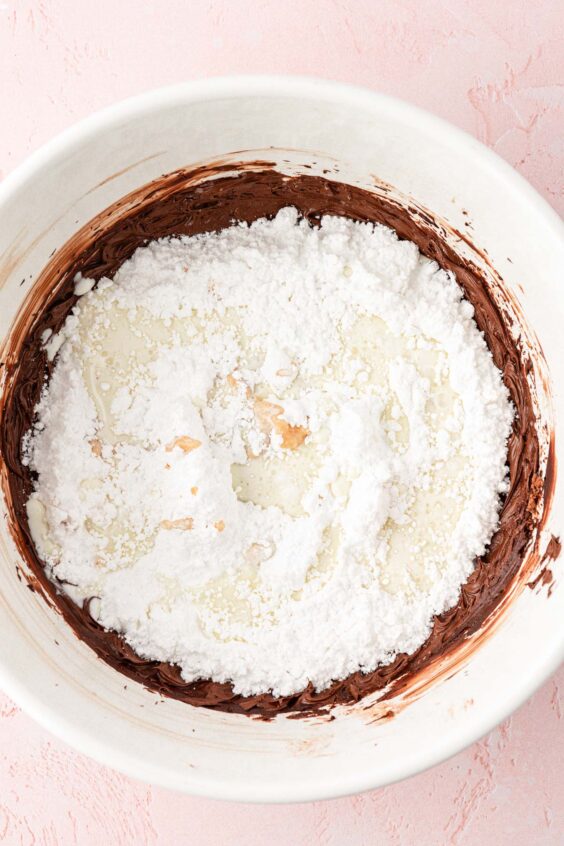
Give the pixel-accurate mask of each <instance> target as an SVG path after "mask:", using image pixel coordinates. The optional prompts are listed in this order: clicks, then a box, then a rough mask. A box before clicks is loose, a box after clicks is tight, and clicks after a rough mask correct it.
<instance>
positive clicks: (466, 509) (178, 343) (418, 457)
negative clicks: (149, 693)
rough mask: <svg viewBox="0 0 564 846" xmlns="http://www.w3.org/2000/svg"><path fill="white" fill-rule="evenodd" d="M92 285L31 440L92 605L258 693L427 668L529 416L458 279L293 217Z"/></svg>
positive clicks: (39, 510) (72, 576)
mask: <svg viewBox="0 0 564 846" xmlns="http://www.w3.org/2000/svg"><path fill="white" fill-rule="evenodd" d="M75 291H76V292H77V293H78V294H80V295H81V299H80V300H79V301H78V304H77V305H76V307H75V309H74V312H73V314H72V315H70V316H69V318H68V319H67V321H66V323H65V326H64V327H63V329H62V331H61V332H60V333H59V334H58V335H56V336H52V337H49V338H45V343H46V345H47V347H48V351H49V354H50V355H52V356H53V357H54V356H55V355H56V362H55V367H54V370H53V373H52V376H51V379H50V381H49V384H48V385H47V386H46V388H45V390H44V391H43V394H42V397H41V401H40V403H39V405H38V408H37V422H36V424H35V426H34V429H33V430H32V431H31V432H30V433H28V435H27V436H26V439H25V443H24V448H25V454H26V459H25V460H26V462H27V463H28V464H29V465H30V466H31V468H32V469H33V470H34V471H35V473H36V474H37V481H36V483H35V487H34V491H33V493H32V494H31V496H30V499H29V502H28V515H29V521H30V527H31V531H32V534H33V537H34V541H35V543H36V546H37V548H38V551H39V554H40V555H41V556H42V558H43V559H44V561H45V563H46V565H47V567H48V571H49V572H50V573H51V574H52V576H53V577H54V578H57V579H58V580H59V581H60V582H61V583H62V585H63V588H64V589H66V590H68V591H69V592H70V593H71V595H72V598H73V599H74V600H75V601H79V602H80V601H82V600H84V599H86V598H88V597H92V596H96V597H98V598H99V599H98V601H97V602H96V604H95V605H93V606H92V608H93V609H94V610H95V613H96V617H97V619H98V621H99V622H100V623H101V625H103V626H104V627H106V628H108V629H113V630H116V631H118V632H120V633H122V634H123V636H124V638H125V639H126V640H127V642H128V643H129V644H130V645H131V646H132V647H133V648H134V649H135V650H136V651H137V652H138V653H139V654H140V655H141V656H143V657H146V658H150V659H155V660H159V661H170V662H172V663H176V664H178V665H179V666H180V668H181V671H182V675H183V677H184V678H185V679H186V680H194V679H198V678H212V679H214V680H216V681H219V682H224V681H230V682H232V683H233V686H234V689H235V691H236V692H238V693H243V694H251V693H260V692H264V691H267V690H272V691H273V692H274V693H275V694H280V695H287V694H291V693H295V692H297V691H299V690H301V689H303V688H304V687H306V686H307V684H308V683H310V682H311V683H313V685H314V686H315V687H316V688H318V689H320V688H323V687H325V686H326V685H328V684H329V683H330V682H331V681H332V680H334V679H338V678H344V677H345V676H347V675H349V674H350V673H351V672H354V671H355V670H358V669H362V670H366V671H368V670H371V669H373V668H375V667H376V666H377V665H379V664H385V663H389V662H390V661H392V660H393V659H394V657H395V656H396V655H397V654H398V653H399V652H412V651H413V650H415V649H417V648H418V647H419V646H420V645H421V644H422V643H423V642H424V640H425V639H426V637H427V636H428V634H429V632H430V627H431V621H432V618H433V615H435V614H438V613H441V612H442V611H444V610H446V609H447V608H448V607H450V606H451V605H452V604H453V603H454V602H456V600H457V597H458V595H459V591H460V586H461V584H462V583H463V582H464V581H465V580H466V578H467V577H468V575H469V574H470V572H471V571H472V568H473V562H474V559H475V556H476V555H480V554H482V553H483V552H484V550H485V548H486V546H487V544H488V542H489V540H490V538H491V535H492V533H493V531H494V530H495V527H496V525H497V519H498V510H499V496H500V493H503V492H504V490H505V487H506V473H507V469H506V447H507V438H508V435H509V432H510V427H511V422H512V408H511V404H510V402H509V398H508V393H507V390H506V388H505V387H504V385H503V382H502V380H501V375H500V373H499V371H498V370H497V369H496V367H495V366H494V363H493V361H492V358H491V355H490V353H489V351H488V349H487V346H486V343H485V341H484V338H483V336H482V335H481V333H480V332H479V331H478V328H477V326H476V324H475V322H474V320H473V309H472V306H471V305H470V304H469V303H468V302H467V301H465V300H464V299H463V297H462V292H461V289H460V287H459V286H458V284H457V282H456V280H455V279H454V278H453V277H452V276H451V275H449V274H448V273H446V272H444V271H442V270H440V269H439V268H438V267H437V265H436V264H434V263H433V262H431V261H429V260H427V259H425V258H423V257H421V256H420V254H419V252H418V250H417V248H416V247H415V245H414V244H411V243H409V242H406V241H400V240H398V238H397V236H396V234H395V233H394V232H393V231H392V230H390V229H388V228H386V227H384V226H372V225H369V224H363V223H356V222H353V221H351V220H348V219H345V218H338V217H325V218H323V219H322V221H321V225H320V226H319V228H311V227H309V226H308V225H307V223H305V222H303V221H301V222H300V221H299V220H298V214H297V212H296V210H295V209H292V208H287V209H283V210H282V211H280V212H279V213H278V215H277V216H276V217H275V218H274V219H273V220H270V221H267V220H259V221H257V222H256V223H254V224H252V225H251V226H247V225H244V224H238V225H234V226H232V227H230V228H228V229H225V230H223V231H221V232H218V233H212V234H206V235H201V236H195V237H179V238H173V239H164V240H160V241H154V242H152V243H150V244H148V245H147V246H146V247H144V248H141V249H139V250H137V252H136V253H135V254H134V255H133V256H132V258H131V259H130V260H129V261H127V262H126V263H125V264H124V265H123V266H122V267H121V268H120V270H119V271H118V272H117V274H116V275H115V277H114V279H113V280H101V281H100V282H99V283H98V284H97V285H96V286H95V287H93V284H92V281H91V280H87V279H82V278H81V277H80V278H77V280H76V288H75ZM65 585H66V587H65ZM69 585H72V588H71V587H70V586H69Z"/></svg>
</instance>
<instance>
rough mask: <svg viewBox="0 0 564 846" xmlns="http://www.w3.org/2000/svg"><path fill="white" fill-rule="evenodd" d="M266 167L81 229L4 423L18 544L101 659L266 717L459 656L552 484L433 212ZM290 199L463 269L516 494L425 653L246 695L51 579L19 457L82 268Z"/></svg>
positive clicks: (488, 326) (197, 701) (509, 351)
mask: <svg viewBox="0 0 564 846" xmlns="http://www.w3.org/2000/svg"><path fill="white" fill-rule="evenodd" d="M262 167H263V169H262V170H260V171H259V172H249V171H243V172H241V173H240V174H239V175H236V176H232V175H231V176H220V178H216V179H213V180H209V181H207V182H203V183H200V184H193V183H194V177H193V174H192V177H191V179H188V178H187V175H186V174H176V175H171V176H169V177H163V179H162V180H161V181H160V182H157V183H155V187H154V188H153V187H152V186H150V188H151V190H147V187H146V188H145V189H144V190H145V193H142V192H140V193H139V197H140V199H139V200H138V201H137V202H136V204H134V205H133V207H132V208H131V207H130V208H129V210H128V211H127V213H126V214H125V215H122V217H121V219H117V218H115V219H114V218H112V215H111V212H110V211H109V212H107V213H105V215H104V214H102V215H99V216H98V217H97V218H96V219H95V220H94V221H93V222H92V223H91V224H90V225H89V227H87V228H86V229H85V230H83V231H82V232H83V234H84V233H86V234H85V237H84V238H83V240H82V242H80V244H81V245H80V248H79V249H78V252H77V251H76V249H74V252H73V251H72V250H70V252H68V254H66V253H65V249H66V247H68V246H69V245H66V247H63V248H62V249H61V251H60V255H61V256H63V257H64V261H63V263H62V264H61V260H59V263H58V265H56V260H55V259H56V258H57V257H55V259H53V263H54V266H55V265H56V270H54V271H53V273H52V275H51V281H50V284H49V285H48V286H47V289H48V290H49V291H50V292H52V291H53V288H54V286H55V285H57V283H58V282H59V281H60V280H61V276H62V284H58V285H57V287H56V292H55V294H52V293H51V294H50V300H48V301H47V303H46V304H45V305H44V306H43V307H42V308H41V309H40V310H39V313H38V314H36V315H35V318H34V322H33V324H32V326H31V328H30V329H28V331H27V334H26V337H25V340H24V341H23V344H22V345H21V347H20V349H19V352H18V354H17V357H14V358H13V360H10V358H9V357H8V360H7V361H6V367H7V368H8V379H7V392H6V394H5V399H4V411H3V414H2V416H1V419H0V454H1V455H2V457H3V460H4V463H5V467H6V469H7V487H8V490H7V501H8V505H9V508H10V509H11V515H12V522H13V533H14V537H15V539H16V543H17V544H18V546H19V548H20V551H21V552H22V554H23V556H24V557H25V558H26V559H27V561H28V563H29V565H30V568H31V571H32V573H33V574H34V578H35V579H36V580H37V581H38V582H39V583H40V585H41V589H42V592H43V593H44V595H46V596H47V597H48V598H49V599H50V601H52V602H53V603H54V604H55V605H56V606H57V607H58V608H59V610H60V611H61V613H62V614H63V616H64V618H65V620H66V621H67V622H68V623H69V624H70V625H71V626H72V627H73V628H74V630H75V632H76V633H77V635H78V636H79V637H80V638H82V639H83V640H84V641H85V642H86V643H87V644H88V645H89V646H91V647H92V649H93V650H94V651H95V652H96V653H97V655H99V656H100V657H101V658H103V659H104V660H105V661H107V662H108V663H109V664H110V665H111V666H112V667H114V668H115V669H117V670H119V671H120V672H122V673H124V674H125V675H127V676H129V677H130V678H132V679H135V680H137V681H140V682H142V683H143V684H144V685H146V686H147V687H148V688H150V689H151V690H153V691H158V692H159V693H162V694H166V695H168V696H172V697H174V698H176V699H180V700H183V701H185V702H189V703H190V704H192V705H202V706H205V707H208V708H215V709H219V710H223V711H231V712H238V713H247V714H258V715H261V716H262V717H268V716H271V715H274V714H276V713H281V712H291V711H294V712H302V713H312V712H318V711H319V710H320V709H324V708H326V707H328V706H332V705H335V704H344V703H352V702H356V701H358V700H359V699H360V698H361V697H363V696H365V695H366V694H368V693H371V692H373V691H376V690H380V689H383V688H385V687H386V686H389V685H390V683H392V684H391V688H388V690H390V689H391V691H394V690H397V689H398V688H401V687H403V686H404V685H405V680H406V679H409V678H410V677H411V676H412V674H414V673H419V672H420V671H421V669H422V668H424V667H426V666H428V665H429V664H430V663H431V662H433V661H434V659H436V658H437V656H441V655H444V654H446V653H449V652H450V651H452V650H453V649H454V648H455V647H456V645H457V644H458V643H460V642H461V641H462V640H463V639H465V638H466V637H467V636H468V635H470V634H471V633H473V632H474V631H476V630H477V629H478V628H479V627H480V626H481V625H482V623H483V622H484V620H486V618H487V617H488V615H490V614H491V612H492V611H493V610H494V609H495V608H496V606H497V604H498V603H499V602H500V600H501V598H502V597H503V595H504V593H505V592H506V591H507V590H508V588H509V586H510V585H511V583H512V582H513V580H514V579H515V577H516V574H517V573H518V571H519V569H520V566H521V564H522V562H523V559H524V556H525V552H526V550H527V548H528V546H529V544H530V541H531V538H532V536H533V532H534V530H535V527H536V526H537V524H538V521H539V517H538V512H539V503H540V502H541V500H542V495H543V479H542V478H541V476H540V470H539V441H538V437H537V432H536V428H535V415H534V410H533V403H532V399H531V394H530V391H529V386H528V383H527V378H526V376H527V372H528V370H530V367H531V365H530V362H529V361H528V359H527V357H526V355H525V354H524V353H521V352H520V351H519V349H518V348H517V346H516V344H515V342H514V340H513V339H512V336H511V332H510V330H509V328H508V326H507V325H506V323H505V322H504V319H503V318H502V315H501V313H500V311H499V308H498V306H497V305H496V303H495V302H494V300H493V298H492V296H491V294H490V293H489V289H488V286H487V284H486V283H485V281H484V278H483V275H482V273H481V271H479V270H478V268H477V267H475V266H473V265H472V264H471V263H469V262H468V261H467V260H465V259H462V258H461V257H460V256H458V255H457V254H456V253H455V251H454V250H453V249H452V248H451V247H450V246H449V245H448V244H447V242H446V241H445V240H444V238H442V237H441V234H440V231H438V230H437V226H436V225H433V220H432V218H430V217H429V218H428V219H427V220H425V219H423V220H422V219H421V216H420V215H419V216H418V217H417V219H416V216H415V215H414V214H412V213H411V212H412V211H413V210H411V211H410V210H409V209H405V208H403V207H400V205H399V204H397V203H395V202H394V201H392V200H391V199H386V198H383V197H382V196H378V195H376V194H372V193H371V192H369V191H365V190H362V189H360V188H355V187H351V186H349V185H345V184H342V183H338V182H333V181H329V180H327V179H324V178H321V177H316V176H293V177H288V176H283V175H282V174H279V173H277V172H275V171H274V170H272V169H271V166H269V165H268V163H262ZM226 169H227V168H226ZM231 169H232V168H231ZM221 170H222V168H221V167H219V168H216V170H215V172H214V175H217V174H218V173H221ZM199 178H200V179H201V178H202V177H199ZM159 185H160V187H159ZM187 186H188V187H187ZM287 205H293V206H296V207H297V208H298V209H299V211H300V212H301V214H302V215H303V216H304V217H305V218H306V219H307V220H308V221H309V222H310V223H311V224H312V225H316V224H317V223H318V221H319V219H320V217H321V216H322V215H324V214H332V215H345V216H347V217H350V218H353V219H355V220H361V221H374V222H380V223H384V224H386V225H387V226H390V227H392V228H393V229H395V230H396V231H397V233H398V235H399V237H400V238H406V239H409V240H411V241H414V242H415V243H416V244H417V246H418V247H419V249H420V250H421V252H422V253H423V254H424V255H426V256H428V257H429V258H431V259H435V260H436V261H437V262H438V263H439V265H440V266H441V267H443V268H444V269H446V270H450V271H453V272H454V273H455V274H456V277H457V279H458V281H459V283H460V285H461V286H462V288H463V290H464V292H465V295H466V297H467V298H468V299H469V300H470V302H471V303H472V304H473V306H474V309H475V316H476V322H477V324H478V326H479V327H480V329H481V330H482V331H483V332H484V334H485V336H486V340H487V342H488V345H489V348H490V350H491V352H492V355H493V358H494V361H495V363H496V365H497V366H498V367H499V368H500V370H501V371H502V374H503V380H504V382H505V384H506V386H507V388H508V389H509V392H510V394H511V398H512V400H513V403H514V405H515V408H516V412H517V413H516V416H515V421H514V424H513V432H512V435H511V437H510V440H509V446H508V463H509V467H510V489H509V492H508V493H507V495H506V497H505V500H504V502H503V506H502V510H501V516H500V525H499V529H498V531H497V532H496V533H495V535H494V537H493V538H492V540H491V543H490V546H489V550H488V552H487V554H486V555H485V556H484V557H483V558H481V559H478V560H477V561H476V566H475V569H474V571H473V573H472V575H471V576H470V578H469V579H468V581H467V582H466V584H465V585H464V586H463V588H462V591H461V595H460V599H459V601H458V603H457V605H456V606H455V607H453V608H452V609H450V610H449V611H447V612H446V613H444V614H441V615H440V616H438V617H436V618H435V620H434V624H433V628H432V632H431V635H430V636H429V638H428V639H427V641H426V642H425V644H424V645H423V646H422V647H421V648H420V649H419V650H417V652H415V653H414V654H412V655H406V654H402V655H399V656H398V657H397V658H396V659H395V661H394V662H393V663H392V664H390V665H389V666H386V667H379V668H377V669H376V670H374V671H373V672H371V673H367V674H363V673H361V672H356V673H354V674H352V675H351V676H349V677H348V678H347V679H345V680H342V681H337V682H335V683H334V684H332V685H331V686H330V687H329V688H327V689H325V690H323V691H321V692H315V691H314V690H313V689H312V687H311V686H309V687H308V688H307V689H305V690H304V691H302V692H301V693H298V694H296V695H292V696H285V697H275V696H273V695H271V694H262V695H256V696H239V695H235V694H234V693H233V689H232V687H231V685H229V684H218V683H216V682H213V681H210V680H202V681H197V682H192V683H186V682H184V681H183V680H182V678H181V675H180V670H179V669H178V667H176V666H172V665H170V664H167V663H162V662H157V661H147V660H144V659H142V658H140V657H139V656H138V655H136V654H135V653H134V652H133V650H132V649H131V648H130V647H129V646H128V645H127V644H126V643H125V642H124V640H123V639H122V637H121V636H120V635H118V634H116V633H113V632H108V631H105V630H104V629H102V628H101V627H100V626H99V625H98V624H97V623H96V622H95V621H94V620H93V619H92V618H91V616H90V614H89V613H88V603H85V606H84V608H79V607H78V606H77V605H75V604H74V603H73V602H72V601H71V600H70V599H69V598H68V597H66V596H65V595H64V594H62V593H60V592H59V591H58V590H57V588H56V587H55V586H54V585H53V584H52V583H51V582H50V581H49V580H48V579H47V577H46V574H45V572H44V570H43V567H42V564H41V561H40V560H39V558H38V556H37V554H36V552H35V549H34V546H33V542H32V539H31V536H30V531H29V526H28V523H27V518H26V511H25V503H26V500H27V497H28V496H29V493H30V491H31V489H32V484H33V478H32V475H31V474H30V472H29V470H28V469H27V468H26V467H24V466H23V465H22V462H21V441H22V436H23V434H24V433H25V432H26V431H27V430H28V429H29V427H30V426H31V424H32V421H33V416H34V408H35V406H36V403H37V401H38V399H39V394H40V390H41V387H42V385H43V383H44V378H45V377H47V378H48V376H49V374H50V371H51V368H52V366H53V365H52V364H50V363H49V362H48V361H47V359H46V355H45V353H44V351H43V350H42V348H41V335H42V333H43V332H44V331H45V330H46V329H51V330H52V331H53V332H57V331H58V330H59V328H60V327H61V326H62V324H63V322H64V320H65V318H66V317H67V315H68V313H69V311H70V310H71V309H72V307H73V305H74V303H75V302H76V297H75V296H74V294H73V277H74V275H75V274H76V273H77V272H78V271H80V272H81V273H82V274H83V275H84V276H88V277H93V278H94V279H100V277H102V276H110V277H111V276H112V275H113V274H114V273H115V272H116V270H117V269H118V268H119V267H120V265H121V264H122V263H123V262H124V261H125V260H126V259H128V258H129V257H130V256H131V255H132V253H133V252H134V251H135V250H136V249H137V248H138V247H140V246H141V245H143V244H145V243H146V242H147V241H148V240H150V239H153V238H161V237H163V236H167V235H194V234H196V233H202V232H210V231H216V230H219V229H222V228H223V227H226V226H229V225H230V224H231V223H232V221H233V220H242V221H248V222H251V221H254V220H256V219H257V218H259V217H264V216H268V217H270V216H273V215H275V214H276V212H277V211H278V210H279V209H280V208H282V207H283V206H287ZM108 221H109V223H108ZM71 243H72V241H71V242H69V244H71ZM57 255H59V254H57ZM386 695H388V691H386Z"/></svg>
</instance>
